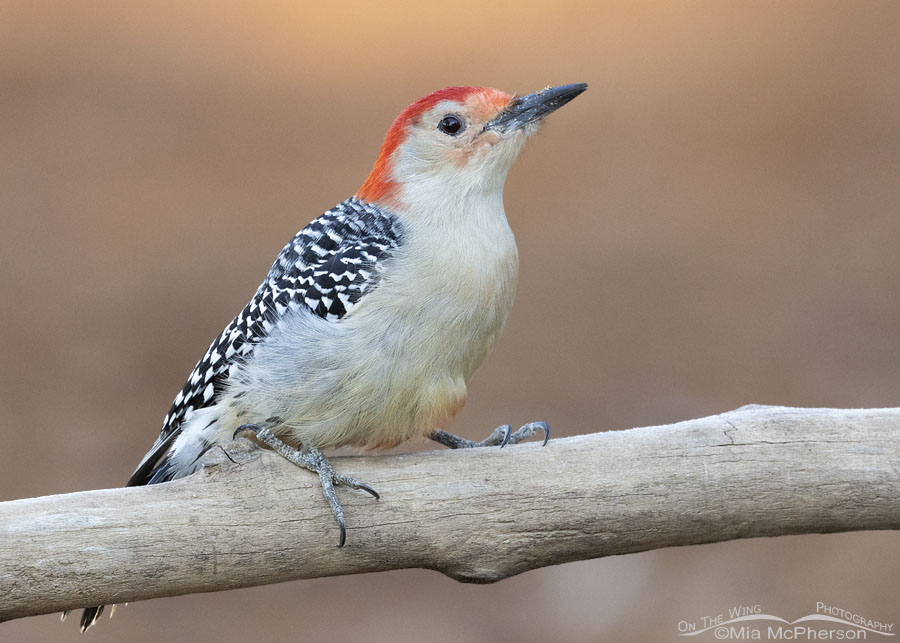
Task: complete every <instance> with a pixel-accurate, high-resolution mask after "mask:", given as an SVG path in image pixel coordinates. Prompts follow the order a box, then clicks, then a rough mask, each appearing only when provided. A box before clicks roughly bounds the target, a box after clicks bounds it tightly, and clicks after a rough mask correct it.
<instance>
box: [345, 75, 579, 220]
mask: <svg viewBox="0 0 900 643" xmlns="http://www.w3.org/2000/svg"><path fill="white" fill-rule="evenodd" d="M585 89H587V85H585V84H583V83H578V84H574V85H561V86H559V87H552V88H548V89H543V90H541V91H538V92H535V93H533V94H528V95H526V96H521V97H516V96H512V95H510V94H507V93H506V92H502V91H500V90H497V89H488V88H485V87H447V88H445V89H440V90H438V91H436V92H433V93H431V94H429V95H428V96H425V97H424V98H420V99H419V100H417V101H416V102H415V103H413V104H412V105H410V106H409V107H407V108H406V109H404V110H403V111H402V112H401V113H400V115H399V116H398V117H397V119H396V120H395V121H394V123H393V125H391V128H390V129H389V130H388V133H387V135H386V136H385V139H384V144H383V145H382V147H381V153H380V154H379V156H378V160H377V161H376V162H375V167H374V168H373V169H372V172H371V174H369V177H368V178H367V179H366V181H365V183H363V185H362V187H361V188H360V189H359V191H358V192H357V196H358V197H359V198H361V199H363V200H364V201H370V202H378V203H382V204H384V205H387V206H389V207H390V206H397V205H398V204H403V203H405V202H407V201H408V200H410V199H413V200H414V193H416V192H417V191H419V192H422V191H426V192H427V191H435V190H440V191H441V192H442V193H443V194H445V195H447V197H448V198H451V199H453V198H462V197H464V196H466V195H467V194H470V193H478V192H481V191H484V190H491V191H497V192H499V191H501V190H502V188H503V182H504V180H505V179H506V173H507V171H508V170H509V168H510V166H511V165H512V163H513V161H515V159H516V156H517V155H518V153H519V150H520V149H522V145H523V144H524V143H525V139H527V138H528V136H530V135H531V134H533V133H534V132H536V131H537V130H538V128H539V127H540V123H541V120H542V119H543V117H544V116H546V115H547V114H549V113H550V112H552V111H554V110H556V109H558V108H559V107H562V106H563V105H565V104H566V103H568V102H569V101H570V100H572V99H573V98H575V97H576V96H578V95H579V94H580V93H581V92H583V91H584V90H585Z"/></svg>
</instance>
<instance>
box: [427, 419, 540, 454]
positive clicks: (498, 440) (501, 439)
mask: <svg viewBox="0 0 900 643" xmlns="http://www.w3.org/2000/svg"><path fill="white" fill-rule="evenodd" d="M538 431H543V432H544V445H546V444H547V440H549V439H550V425H548V424H547V423H546V422H529V423H528V424H526V425H525V426H523V427H521V428H520V429H519V430H518V431H515V432H513V430H512V427H511V426H510V425H508V424H504V425H503V426H498V427H497V428H496V429H494V430H493V431H492V432H491V434H490V435H489V436H487V437H486V438H485V439H484V440H481V441H478V442H476V441H475V440H467V439H465V438H461V437H459V436H458V435H454V434H452V433H448V432H447V431H442V430H441V429H438V430H436V431H432V433H431V435H429V436H428V437H429V438H431V439H432V440H434V441H435V442H440V443H441V444H443V445H444V446H445V447H449V448H451V449H474V448H476V447H495V446H499V447H500V448H501V449H502V448H503V447H505V446H506V445H507V444H516V443H517V442H521V441H522V440H525V439H527V438H530V437H531V436H532V435H534V434H535V433H537V432H538Z"/></svg>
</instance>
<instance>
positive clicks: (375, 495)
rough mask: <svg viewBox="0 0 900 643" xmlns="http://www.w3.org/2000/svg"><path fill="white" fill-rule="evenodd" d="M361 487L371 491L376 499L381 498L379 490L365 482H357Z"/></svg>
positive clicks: (367, 491)
mask: <svg viewBox="0 0 900 643" xmlns="http://www.w3.org/2000/svg"><path fill="white" fill-rule="evenodd" d="M357 484H358V485H359V488H360V489H362V490H363V491H365V492H366V493H370V494H372V495H373V496H374V497H375V500H381V496H379V495H378V492H377V491H375V490H374V489H373V488H372V487H370V486H369V485H367V484H365V483H364V482H357Z"/></svg>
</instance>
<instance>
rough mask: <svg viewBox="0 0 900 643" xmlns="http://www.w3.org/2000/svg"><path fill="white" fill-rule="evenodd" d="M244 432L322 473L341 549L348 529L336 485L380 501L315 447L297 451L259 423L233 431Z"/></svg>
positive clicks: (310, 468) (294, 461) (321, 479)
mask: <svg viewBox="0 0 900 643" xmlns="http://www.w3.org/2000/svg"><path fill="white" fill-rule="evenodd" d="M245 431H247V432H252V433H253V434H254V437H255V438H256V440H257V441H259V442H261V443H262V444H265V445H266V446H268V447H270V448H271V449H272V450H273V451H275V452H276V453H278V454H279V455H281V456H282V457H284V458H285V459H286V460H289V461H290V462H293V463H294V464H296V465H297V466H299V467H303V468H304V469H309V470H310V471H314V472H316V473H318V474H319V481H320V482H321V483H322V493H323V494H325V499H326V500H327V501H328V504H329V505H331V512H332V513H333V514H334V520H335V522H337V524H338V527H339V528H340V530H341V538H340V542H339V543H338V547H343V546H344V541H345V540H346V538H347V529H346V527H344V508H343V507H342V506H341V503H340V502H339V501H338V499H337V493H335V490H334V487H335V486H336V485H344V486H345V487H350V488H351V489H361V490H362V491H365V492H366V493H370V494H372V495H373V496H374V497H375V499H376V500H377V499H378V498H379V495H378V492H377V491H375V490H374V489H373V488H372V487H370V486H369V485H367V484H365V483H362V482H360V481H359V480H357V479H355V478H351V477H349V476H345V475H342V474H340V473H336V472H335V470H334V469H333V468H332V467H331V463H330V462H329V461H328V458H326V457H325V454H324V453H322V452H321V451H319V450H318V449H316V448H308V449H305V450H303V451H300V450H298V449H294V448H292V447H290V446H288V445H287V444H285V443H284V442H282V441H281V440H279V439H278V438H277V437H275V434H274V433H272V432H271V431H270V430H269V429H267V428H265V427H262V426H259V425H256V424H243V425H241V426H239V427H238V428H237V430H236V431H235V432H234V437H235V438H236V437H238V435H239V434H241V433H243V432H245Z"/></svg>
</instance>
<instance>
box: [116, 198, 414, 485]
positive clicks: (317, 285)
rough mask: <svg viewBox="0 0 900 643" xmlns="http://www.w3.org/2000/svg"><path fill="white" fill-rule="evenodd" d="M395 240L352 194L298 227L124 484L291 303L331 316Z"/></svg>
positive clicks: (356, 294) (364, 287) (379, 216)
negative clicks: (150, 447)
mask: <svg viewBox="0 0 900 643" xmlns="http://www.w3.org/2000/svg"><path fill="white" fill-rule="evenodd" d="M401 242H402V230H401V228H400V224H399V222H398V221H397V220H396V218H395V217H394V215H393V214H392V213H391V212H389V211H386V210H383V209H381V208H377V207H375V206H373V205H371V204H366V203H363V202H362V201H360V200H358V199H356V198H352V199H348V200H346V201H344V202H343V203H341V204H339V205H337V206H335V207H334V208H332V209H331V210H329V211H328V212H326V213H325V214H323V215H322V216H320V217H319V218H317V219H315V220H314V221H312V222H311V223H310V224H309V225H308V226H306V227H305V228H303V229H302V230H301V231H300V232H299V233H297V235H296V236H295V237H294V238H293V239H292V240H291V241H290V243H288V244H287V245H286V246H285V247H284V249H283V250H282V251H281V252H280V253H279V255H278V257H277V258H276V259H275V263H274V264H273V265H272V268H271V270H270V271H269V274H268V275H267V276H266V279H265V281H263V283H262V284H261V285H260V286H259V288H258V289H257V291H256V293H255V294H254V295H253V298H252V299H251V300H250V302H249V303H248V304H247V305H246V306H245V307H244V309H243V310H242V311H241V312H240V313H239V314H238V315H237V316H236V317H235V318H234V319H233V320H231V323H230V324H228V326H227V327H226V328H225V330H224V331H222V333H221V334H220V335H219V336H218V337H217V338H216V339H215V340H214V341H213V343H212V344H211V345H210V347H209V349H208V350H207V351H206V354H205V355H204V356H203V358H202V359H201V360H200V361H199V362H198V363H197V365H196V366H195V367H194V370H193V371H191V374H190V376H189V377H188V380H187V382H185V384H184V387H183V388H182V389H181V391H180V392H179V393H178V395H177V396H175V400H174V402H173V403H172V407H171V408H170V409H169V413H168V414H167V415H166V417H165V419H164V421H163V426H162V431H161V432H160V435H159V438H158V439H157V441H156V443H155V444H154V446H153V448H152V449H151V450H150V452H149V453H147V455H146V456H145V457H144V460H143V461H142V462H141V464H140V465H139V466H138V468H137V470H136V471H135V473H134V475H132V477H131V480H129V483H128V484H129V485H133V484H134V485H140V484H146V482H147V480H149V477H150V475H152V470H153V469H154V467H155V465H156V463H157V462H158V461H159V459H160V458H161V457H162V456H163V455H164V454H165V453H166V451H167V450H168V448H169V446H170V445H171V443H172V441H173V440H174V438H175V437H176V436H177V435H178V433H179V431H180V428H181V425H182V424H183V423H184V421H185V420H186V419H187V418H188V417H190V415H191V414H192V413H193V412H195V411H198V410H200V409H202V408H206V407H208V406H211V405H213V404H215V403H216V401H217V400H218V399H219V398H220V397H221V395H222V392H223V391H224V390H225V387H226V386H227V385H228V377H229V375H230V372H231V368H232V366H234V365H235V364H237V363H239V362H240V361H241V360H243V359H246V358H247V357H248V356H249V355H250V354H251V353H252V352H253V348H254V347H255V346H256V345H257V344H258V343H259V342H261V341H264V340H265V338H266V337H267V336H268V335H269V333H270V332H271V331H272V329H273V328H275V327H276V326H277V325H278V323H279V320H281V319H282V318H283V317H284V316H285V315H287V314H290V312H291V311H299V310H306V311H308V312H311V313H313V314H315V315H318V316H319V317H322V318H323V319H326V320H329V321H335V322H336V321H338V320H340V319H341V318H342V317H343V316H344V315H346V314H347V313H348V312H349V311H350V310H351V309H352V308H353V307H354V306H355V305H356V304H358V303H359V302H360V300H362V298H363V297H364V296H365V295H366V293H368V292H371V291H372V290H373V289H374V288H375V287H376V286H377V285H378V282H379V280H380V278H381V274H382V273H383V271H384V269H385V264H386V262H387V260H388V259H390V257H392V256H393V255H394V253H395V251H396V249H397V248H398V247H399V246H400V243H401Z"/></svg>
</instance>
